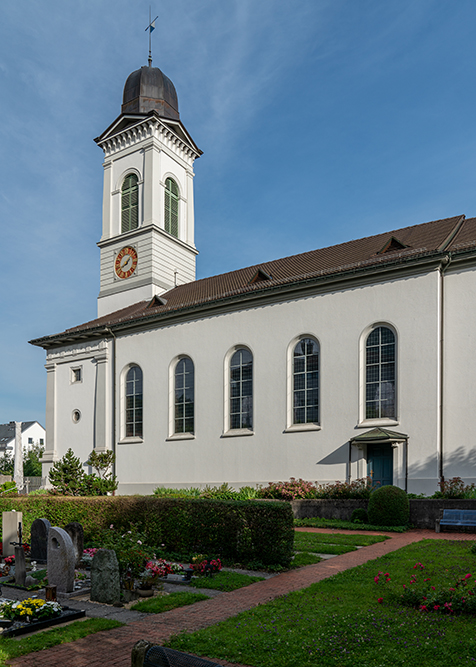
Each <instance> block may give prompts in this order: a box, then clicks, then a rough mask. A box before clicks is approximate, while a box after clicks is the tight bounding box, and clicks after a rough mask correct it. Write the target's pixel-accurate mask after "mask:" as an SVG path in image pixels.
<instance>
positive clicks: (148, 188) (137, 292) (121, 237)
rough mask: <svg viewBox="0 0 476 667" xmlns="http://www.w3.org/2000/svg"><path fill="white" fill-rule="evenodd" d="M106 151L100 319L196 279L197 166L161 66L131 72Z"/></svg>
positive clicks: (102, 140)
mask: <svg viewBox="0 0 476 667" xmlns="http://www.w3.org/2000/svg"><path fill="white" fill-rule="evenodd" d="M95 141H96V143H97V144H98V145H99V146H100V147H101V148H102V149H103V151H104V158H105V159H104V164H103V166H104V192H103V213H102V218H103V227H102V237H101V240H100V241H99V243H98V246H99V248H100V250H101V283H100V292H99V296H98V317H101V316H103V315H107V314H108V313H111V312H114V311H116V310H120V309H122V308H125V307H127V306H130V305H132V304H134V303H137V302H139V301H143V300H146V299H151V298H153V297H154V296H155V295H160V294H162V293H164V292H166V291H168V290H170V289H172V288H173V287H175V286H176V285H180V284H183V283H187V282H191V281H193V280H195V258H196V255H197V254H198V251H197V250H196V248H195V243H194V211H193V176H194V172H193V163H194V161H195V159H196V158H197V157H199V156H200V155H201V153H202V152H201V150H200V149H199V148H198V147H197V146H196V144H195V143H194V141H193V139H192V138H191V136H190V135H189V134H188V132H187V130H186V129H185V127H184V125H183V124H182V122H181V120H180V114H179V111H178V100H177V93H176V91H175V87H174V85H173V83H172V81H170V79H168V78H167V77H166V76H165V74H163V73H162V72H161V70H160V69H159V68H157V67H152V66H151V65H150V64H149V66H148V67H141V68H140V69H139V70H137V71H135V72H132V74H130V75H129V77H128V78H127V81H126V84H125V86H124V95H123V104H122V108H121V115H120V116H119V117H118V118H117V119H116V120H115V121H114V122H113V123H112V125H110V126H109V127H108V128H107V130H105V132H103V133H102V134H101V136H100V137H98V138H97V139H95Z"/></svg>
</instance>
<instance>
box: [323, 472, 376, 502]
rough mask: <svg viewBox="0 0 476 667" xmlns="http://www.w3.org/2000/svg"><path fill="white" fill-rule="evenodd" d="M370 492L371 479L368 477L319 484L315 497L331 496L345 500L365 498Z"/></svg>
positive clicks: (368, 496)
mask: <svg viewBox="0 0 476 667" xmlns="http://www.w3.org/2000/svg"><path fill="white" fill-rule="evenodd" d="M371 493H372V480H371V479H370V478H369V477H364V478H362V479H356V480H354V481H353V482H334V484H319V486H318V488H317V493H316V498H332V499H341V500H346V499H350V498H358V499H363V500H366V499H368V498H370V494H371Z"/></svg>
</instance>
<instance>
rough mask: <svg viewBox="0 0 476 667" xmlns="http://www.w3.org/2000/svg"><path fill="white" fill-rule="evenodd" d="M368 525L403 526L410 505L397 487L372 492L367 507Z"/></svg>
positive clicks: (386, 487)
mask: <svg viewBox="0 0 476 667" xmlns="http://www.w3.org/2000/svg"><path fill="white" fill-rule="evenodd" d="M368 515H369V523H371V524H373V525H375V526H405V525H406V524H407V523H408V521H409V518H410V503H409V502H408V497H407V494H406V493H405V491H403V489H399V488H398V486H392V485H387V486H381V487H380V488H378V489H375V491H373V492H372V494H371V496H370V500H369V507H368Z"/></svg>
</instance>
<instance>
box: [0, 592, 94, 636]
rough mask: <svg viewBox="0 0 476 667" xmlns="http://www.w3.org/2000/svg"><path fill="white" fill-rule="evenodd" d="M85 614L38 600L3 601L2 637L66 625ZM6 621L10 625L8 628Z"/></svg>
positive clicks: (1, 612)
mask: <svg viewBox="0 0 476 667" xmlns="http://www.w3.org/2000/svg"><path fill="white" fill-rule="evenodd" d="M85 614H86V612H84V611H77V610H76V609H70V608H69V607H62V606H61V605H60V604H59V603H58V602H45V600H41V599H39V598H28V599H26V600H23V601H19V600H3V602H1V603H0V619H1V620H2V621H3V622H2V625H3V626H4V627H3V628H2V636H3V637H13V636H16V635H22V634H25V633H27V632H33V631H34V630H42V629H44V628H48V627H50V626H52V625H58V624H60V623H66V622H67V621H73V620H76V619H78V618H82V617H83V616H85ZM7 621H10V622H11V623H10V624H9V625H8V627H5V625H7V623H6V622H7Z"/></svg>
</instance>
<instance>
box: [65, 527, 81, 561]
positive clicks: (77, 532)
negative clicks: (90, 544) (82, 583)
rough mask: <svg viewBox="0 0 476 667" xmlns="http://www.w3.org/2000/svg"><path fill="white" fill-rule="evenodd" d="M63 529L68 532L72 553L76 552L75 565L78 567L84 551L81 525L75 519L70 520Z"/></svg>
mask: <svg viewBox="0 0 476 667" xmlns="http://www.w3.org/2000/svg"><path fill="white" fill-rule="evenodd" d="M64 529H65V531H66V532H67V533H68V535H69V536H70V538H71V540H72V542H73V547H74V553H75V554H76V561H75V567H79V564H80V562H81V559H82V557H83V551H84V530H83V527H82V525H81V524H80V523H78V522H77V521H72V522H71V523H68V525H67V526H65V527H64Z"/></svg>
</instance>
